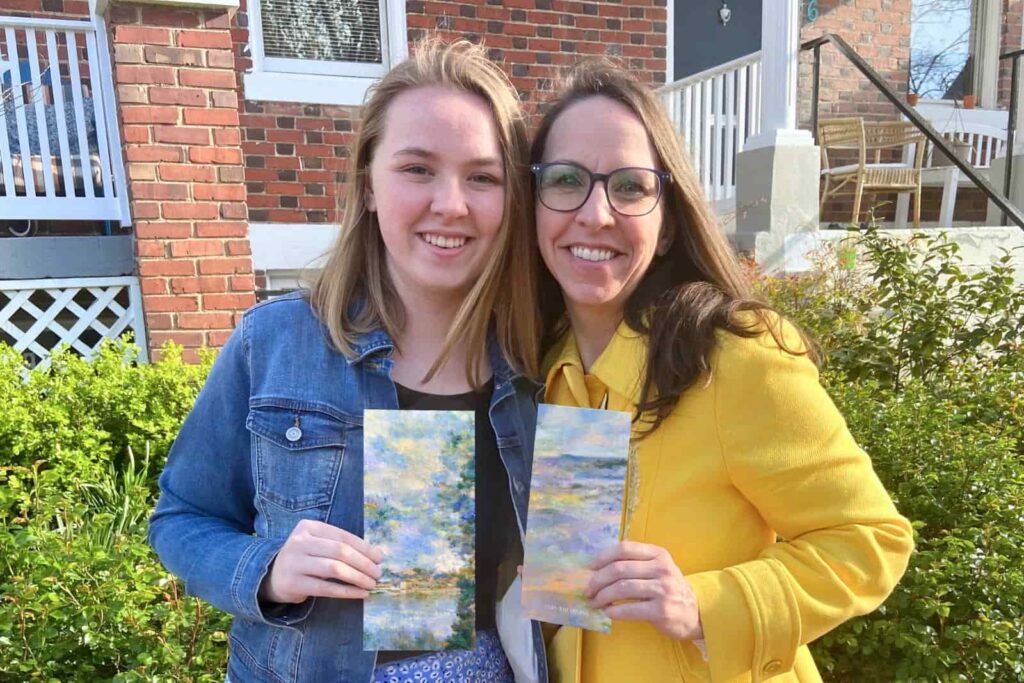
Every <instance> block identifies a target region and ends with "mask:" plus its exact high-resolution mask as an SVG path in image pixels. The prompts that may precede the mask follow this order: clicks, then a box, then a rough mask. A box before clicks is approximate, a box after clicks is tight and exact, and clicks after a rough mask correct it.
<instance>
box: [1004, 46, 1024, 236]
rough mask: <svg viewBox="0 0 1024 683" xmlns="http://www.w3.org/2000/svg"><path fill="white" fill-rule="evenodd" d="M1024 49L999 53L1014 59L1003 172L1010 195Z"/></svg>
mask: <svg viewBox="0 0 1024 683" xmlns="http://www.w3.org/2000/svg"><path fill="white" fill-rule="evenodd" d="M1022 55H1024V50H1014V51H1012V52H1006V53H1004V54H1001V55H999V59H1000V61H1002V60H1004V59H1012V60H1013V66H1012V67H1011V69H1010V111H1009V114H1008V116H1007V117H1006V118H1007V121H1006V172H1005V173H1004V174H1003V194H1005V195H1006V196H1007V197H1009V196H1010V188H1011V187H1012V185H1011V183H1012V181H1013V134H1014V132H1015V131H1016V130H1017V79H1018V77H1019V76H1020V58H1021V56H1022ZM1002 224H1003V225H1006V213H1005V212H1004V213H1003V220H1002Z"/></svg>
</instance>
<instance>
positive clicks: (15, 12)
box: [0, 0, 89, 19]
mask: <svg viewBox="0 0 1024 683" xmlns="http://www.w3.org/2000/svg"><path fill="white" fill-rule="evenodd" d="M0 14H3V15H6V16H31V17H59V18H61V19H83V18H85V17H88V16H89V0H2V1H0Z"/></svg>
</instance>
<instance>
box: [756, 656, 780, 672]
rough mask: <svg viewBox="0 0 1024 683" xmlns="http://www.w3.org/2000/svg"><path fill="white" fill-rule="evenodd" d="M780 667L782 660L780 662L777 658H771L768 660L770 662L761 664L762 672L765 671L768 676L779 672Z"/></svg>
mask: <svg viewBox="0 0 1024 683" xmlns="http://www.w3.org/2000/svg"><path fill="white" fill-rule="evenodd" d="M780 669H782V662H780V661H779V660H777V659H773V660H772V661H770V662H768V663H767V664H765V665H764V666H763V667H762V668H761V671H763V672H764V673H766V674H768V675H769V676H771V675H773V674H777V673H779V670H780Z"/></svg>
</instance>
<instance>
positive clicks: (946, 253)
mask: <svg viewBox="0 0 1024 683" xmlns="http://www.w3.org/2000/svg"><path fill="white" fill-rule="evenodd" d="M855 242H856V244H855V245H854V247H853V248H855V249H856V250H857V251H858V252H859V254H860V255H861V257H862V258H864V259H865V260H866V263H865V264H863V265H862V266H861V267H858V268H857V269H849V268H842V267H828V266H826V267H825V268H823V269H822V270H821V271H820V272H818V273H816V274H813V275H810V276H807V277H799V278H793V277H789V278H765V279H762V280H760V281H759V282H758V284H759V287H760V289H761V292H762V293H763V294H764V295H766V296H767V297H768V298H769V299H770V300H771V301H772V302H773V303H775V304H776V305H778V306H779V307H780V308H782V309H783V310H785V311H786V312H787V313H789V314H790V315H791V316H792V317H793V318H794V319H795V320H797V321H798V322H799V323H800V324H801V325H803V326H804V328H805V329H807V330H808V331H810V332H811V333H812V334H813V335H814V336H815V337H816V338H817V340H818V341H819V343H820V345H821V346H822V349H823V351H824V354H825V371H824V373H823V375H822V379H823V382H824V383H825V385H826V387H827V388H828V390H829V392H830V393H831V394H832V396H833V398H834V399H835V400H836V403H837V405H838V406H839V408H840V410H841V411H842V412H843V414H844V415H845V416H846V419H847V422H848V424H849V426H850V430H851V431H852V432H853V434H854V436H855V437H856V438H857V440H858V441H859V442H860V443H861V445H863V446H864V448H865V450H866V451H867V452H868V453H870V454H871V456H872V460H873V462H874V465H875V469H876V471H877V472H878V475H879V477H880V478H881V479H882V481H883V483H884V484H885V485H886V487H887V488H888V490H889V491H890V492H891V493H892V495H893V499H894V500H895V502H896V505H897V507H898V508H899V510H900V511H901V512H902V513H903V514H905V515H906V516H907V517H908V518H909V519H911V520H912V522H913V524H914V528H915V541H916V546H917V547H916V550H915V552H914V554H913V556H912V558H911V561H910V566H909V568H908V570H907V574H906V575H905V576H904V577H903V580H902V581H901V582H900V584H899V585H898V586H897V587H896V590H895V591H894V593H893V594H892V596H890V598H889V599H888V601H886V603H885V605H884V606H883V607H882V608H881V609H880V610H878V611H877V612H875V613H873V614H870V615H867V616H865V617H863V618H860V619H855V620H853V621H851V622H849V623H847V624H844V625H843V626H842V627H840V628H838V629H836V630H835V631H833V632H831V633H829V634H827V635H826V636H824V637H823V638H821V639H820V640H819V641H817V642H816V643H814V644H813V646H812V649H813V650H814V653H815V657H816V659H817V661H818V664H819V667H820V668H821V670H822V674H823V675H824V677H825V678H826V679H827V680H831V681H853V680H857V681H862V680H863V681H883V680H884V681H935V680H965V681H973V680H978V681H989V680H1000V681H1013V680H1018V681H1020V680H1024V620H1022V616H1021V615H1022V608H1024V343H1022V342H1024V288H1021V287H1020V286H1016V285H1014V284H1013V280H1012V276H1011V271H1010V267H1009V258H1008V257H1005V256H1004V258H1003V259H1002V260H1001V261H999V262H997V263H996V264H995V265H994V266H993V267H992V268H991V269H989V270H985V271H980V272H974V273H967V272H965V270H964V268H963V265H962V262H961V260H960V257H959V255H958V253H957V251H958V250H957V248H956V245H954V244H952V243H951V242H949V240H948V239H946V238H945V237H944V236H938V237H924V236H917V237H915V238H914V239H913V240H912V241H911V242H910V243H909V244H906V243H903V242H901V241H897V240H895V239H892V238H889V237H885V236H883V235H881V234H879V233H877V232H874V231H869V232H867V233H865V234H864V235H861V236H859V237H857V238H856V240H855Z"/></svg>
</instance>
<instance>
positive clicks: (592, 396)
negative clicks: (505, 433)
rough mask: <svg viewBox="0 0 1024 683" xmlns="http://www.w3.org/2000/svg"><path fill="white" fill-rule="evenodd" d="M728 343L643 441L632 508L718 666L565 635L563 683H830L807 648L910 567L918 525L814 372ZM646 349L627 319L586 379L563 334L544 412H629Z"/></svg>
mask: <svg viewBox="0 0 1024 683" xmlns="http://www.w3.org/2000/svg"><path fill="white" fill-rule="evenodd" d="M783 327H784V330H785V334H786V337H785V338H786V342H787V345H788V346H789V347H790V348H800V341H799V337H798V336H797V335H796V331H795V330H794V329H793V328H792V326H790V325H788V324H784V326H783ZM718 341H719V345H718V348H717V349H716V351H715V352H714V355H713V357H712V362H711V368H712V372H711V379H710V381H708V382H707V383H706V384H705V382H704V381H703V380H702V381H701V382H700V383H699V384H698V385H696V386H695V387H693V388H691V389H690V390H688V391H687V392H685V393H684V394H683V396H682V397H681V398H680V400H679V403H678V404H677V406H676V408H675V410H674V411H673V412H672V414H671V415H670V416H669V417H668V418H667V419H666V420H665V421H664V422H663V423H662V425H661V426H660V427H659V428H658V430H657V431H655V432H654V433H653V434H652V435H651V436H649V437H647V438H646V439H644V440H639V441H638V440H635V437H636V433H634V442H633V443H634V444H636V445H637V448H636V460H635V462H636V465H637V466H636V468H635V471H634V472H632V473H631V474H630V479H634V480H633V481H631V482H628V483H627V486H626V490H627V494H626V498H627V501H626V504H625V506H624V507H625V508H626V510H627V511H628V512H626V513H625V514H624V529H625V534H624V538H628V539H630V540H634V541H640V542H643V543H650V544H654V545H658V546H662V547H664V548H666V549H667V550H668V551H669V552H670V553H671V555H672V558H673V559H674V560H675V562H676V564H677V565H678V566H679V568H680V570H681V571H682V572H683V574H684V575H685V576H686V577H687V579H688V580H689V581H690V583H691V584H692V586H693V589H694V592H695V593H696V596H697V602H698V606H699V609H700V615H701V622H702V624H703V628H704V639H705V643H706V647H707V654H708V659H707V661H705V660H704V658H703V656H702V655H701V653H700V651H699V650H698V649H697V647H696V646H695V645H694V644H693V643H692V642H689V641H674V640H672V639H669V638H668V637H666V636H664V635H662V634H661V632H660V631H658V630H657V629H655V628H654V627H653V626H651V625H650V624H648V623H645V622H629V621H616V622H614V623H613V624H612V630H611V633H610V634H607V635H606V634H601V633H597V632H594V631H581V630H580V629H577V628H569V627H562V628H560V629H558V631H557V632H556V634H555V636H554V638H553V639H552V641H551V643H550V644H549V651H548V659H549V662H550V664H551V670H552V681H553V682H556V683H580V682H582V683H606V682H607V683H624V682H631V681H637V682H643V683H647V682H649V681H650V682H661V681H716V682H717V681H760V680H764V679H768V678H772V679H773V681H778V682H780V683H781V682H783V681H801V682H805V681H820V680H821V678H820V676H819V674H818V671H817V668H816V667H815V665H814V662H813V660H812V659H811V655H810V652H809V651H808V649H807V643H809V642H811V641H812V640H814V639H815V638H818V637H819V636H821V635H822V634H824V633H826V632H827V631H829V630H830V629H832V628H835V627H836V626H837V625H839V624H841V623H842V622H843V621H845V620H847V619H850V618H851V617H854V616H857V615H861V614H865V613H867V612H870V611H872V610H874V609H875V608H876V607H878V605H879V604H881V602H882V601H883V600H884V599H885V598H886V597H887V596H888V595H889V593H890V592H891V591H892V589H893V587H894V586H895V585H896V582H897V581H898V580H899V578H900V577H901V576H902V575H903V572H904V570H905V569H906V566H907V560H908V558H909V556H910V552H911V550H912V549H913V540H912V532H911V527H910V524H909V523H908V522H907V520H906V519H905V518H903V517H902V516H900V515H899V513H897V511H896V508H895V507H894V506H893V504H892V501H891V499H890V498H889V495H888V494H887V493H886V491H885V489H884V488H883V487H882V484H881V482H879V480H878V477H877V476H876V475H875V472H874V470H873V469H872V467H871V461H870V460H869V458H868V456H867V455H866V454H865V453H864V452H863V451H862V450H861V449H860V448H859V447H858V446H857V444H856V443H855V442H854V440H853V437H852V436H851V435H850V432H849V431H848V430H847V428H846V423H845V422H844V421H843V418H842V416H841V415H840V414H839V412H838V411H837V410H836V407H835V405H834V404H833V403H832V400H831V399H830V398H829V396H828V394H827V393H826V392H825V391H824V389H822V387H821V385H820V384H819V383H818V372H817V369H816V368H815V367H814V364H813V363H812V362H811V361H810V360H808V359H807V358H806V357H805V356H794V355H791V354H788V353H785V352H783V351H782V350H781V349H779V347H778V345H777V344H776V343H775V341H774V340H773V338H772V337H771V336H770V335H769V334H767V333H766V334H764V335H763V336H761V337H759V338H754V339H744V338H740V337H737V336H735V335H732V334H729V333H725V332H720V333H719V337H718ZM646 351H647V346H646V339H645V338H644V337H642V336H641V335H638V334H637V333H635V332H633V331H632V330H630V329H629V328H628V327H627V326H626V325H625V323H623V324H622V325H620V327H619V329H618V331H617V332H616V334H615V336H614V337H613V339H612V341H611V342H610V343H609V345H608V347H607V348H606V349H605V350H604V352H603V353H602V354H601V356H600V357H599V358H598V360H597V361H596V362H595V363H594V365H593V367H592V368H591V372H590V374H589V375H586V376H584V372H583V367H582V364H581V362H580V358H579V352H578V351H577V348H576V343H575V339H574V338H573V336H572V334H571V333H569V334H567V335H566V337H565V339H564V340H563V341H562V342H561V344H560V345H558V346H557V347H556V348H555V349H553V350H552V352H551V353H550V354H549V356H548V361H547V363H546V364H545V367H549V368H550V370H549V371H548V373H547V389H546V399H545V400H546V402H548V403H556V404H560V405H571V406H591V407H596V406H597V405H598V403H599V401H600V400H601V398H602V397H603V395H604V393H605V391H607V392H608V398H609V405H608V408H609V409H611V410H628V411H632V410H633V408H634V407H635V405H636V403H637V402H638V400H639V395H640V385H641V382H642V380H643V376H644V367H645V354H646ZM627 516H628V524H627V523H626V521H627V520H626V517H627ZM777 535H778V537H781V538H777Z"/></svg>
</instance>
